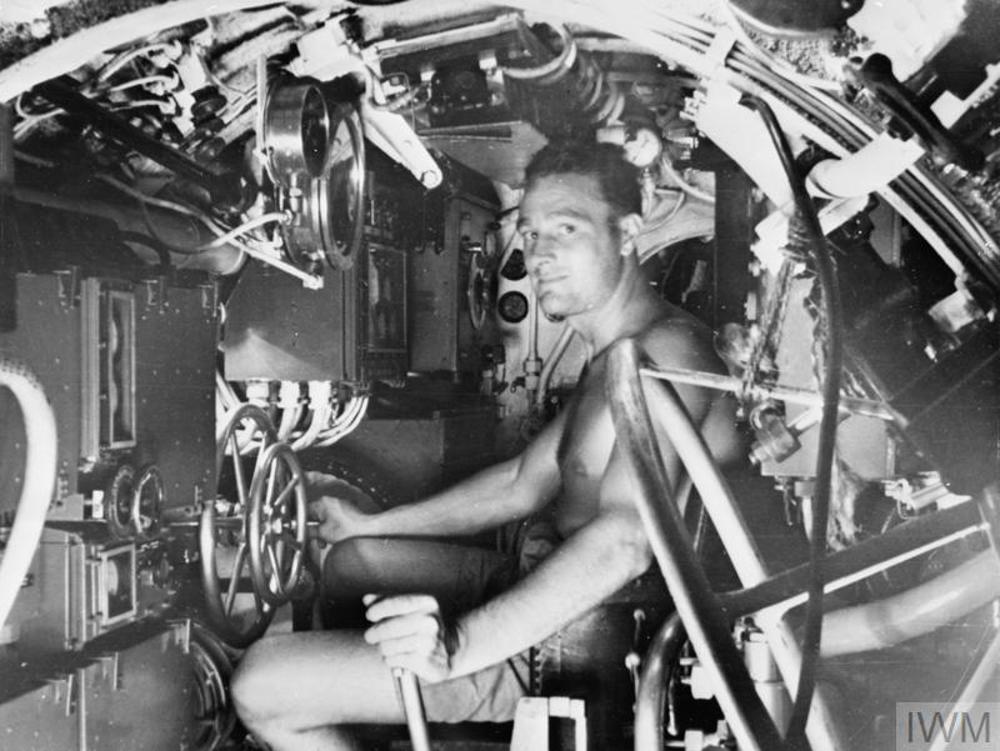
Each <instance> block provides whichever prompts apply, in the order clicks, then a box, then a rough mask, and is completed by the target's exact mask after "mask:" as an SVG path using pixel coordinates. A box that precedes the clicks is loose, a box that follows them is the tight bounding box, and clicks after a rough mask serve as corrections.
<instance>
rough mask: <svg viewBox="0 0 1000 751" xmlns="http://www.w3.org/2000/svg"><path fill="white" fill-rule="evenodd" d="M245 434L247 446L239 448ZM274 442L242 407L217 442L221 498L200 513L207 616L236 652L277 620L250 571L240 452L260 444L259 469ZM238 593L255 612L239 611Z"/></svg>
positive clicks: (264, 422) (253, 411)
mask: <svg viewBox="0 0 1000 751" xmlns="http://www.w3.org/2000/svg"><path fill="white" fill-rule="evenodd" d="M241 433H242V435H243V437H244V438H249V440H244V441H242V442H241V440H240V435H241ZM276 440H277V432H276V431H275V429H274V425H273V424H272V422H271V419H270V418H269V417H268V416H267V413H266V412H264V410H262V409H261V408H260V407H256V406H254V405H251V404H244V405H242V406H240V407H238V408H237V409H236V411H235V412H233V414H232V416H231V417H230V418H229V420H228V422H227V423H226V425H225V427H224V428H223V429H222V431H221V432H220V433H219V435H218V438H217V441H216V454H215V459H216V462H215V466H216V477H217V478H218V481H219V492H218V493H217V497H216V498H215V499H213V500H209V501H207V502H206V503H205V506H204V508H203V509H202V512H201V519H200V523H199V535H198V542H199V548H200V552H201V575H202V585H203V586H204V591H205V605H206V610H207V614H208V617H209V620H210V621H211V623H212V626H213V627H214V628H215V629H216V630H217V632H218V634H219V636H220V637H221V638H222V639H223V640H224V641H225V642H226V643H228V644H230V645H231V646H234V647H240V648H242V647H246V646H247V645H249V644H250V643H251V642H253V641H254V640H255V639H257V638H259V637H260V635H261V634H263V633H264V630H265V629H266V628H267V626H268V624H269V623H270V622H271V618H273V617H274V607H273V606H272V605H271V604H270V603H269V602H267V601H266V600H264V599H263V598H262V597H261V596H260V594H259V592H258V591H257V588H256V587H254V586H253V576H252V573H251V571H250V558H249V555H248V545H247V539H248V538H247V530H246V527H247V523H246V512H247V509H248V508H249V498H250V492H249V491H250V489H249V484H248V483H247V474H246V466H245V464H244V458H243V456H242V452H241V449H245V447H246V446H247V445H249V444H250V443H251V441H259V443H260V449H259V451H258V453H257V457H256V459H255V460H254V462H255V465H256V464H257V463H259V462H260V460H261V455H262V454H263V453H265V451H266V449H267V446H268V445H269V444H273V443H274V442H275V441H276ZM241 443H242V446H241ZM227 458H228V459H229V460H230V461H231V467H232V478H231V480H232V482H230V481H229V480H230V478H229V477H228V475H224V469H226V466H225V463H226V460H227ZM253 474H256V471H255V472H254V473H253ZM251 539H252V538H251ZM220 551H221V552H223V553H225V554H226V558H227V559H228V563H231V566H227V569H228V570H229V571H228V577H227V578H223V577H221V576H220V572H219V565H218V564H219V558H220V556H219V555H218V553H219V552H220ZM223 587H225V591H223ZM240 593H252V594H253V603H254V607H253V608H252V609H250V608H249V607H247V606H246V605H243V604H242V603H241V607H240V608H237V595H238V594H240Z"/></svg>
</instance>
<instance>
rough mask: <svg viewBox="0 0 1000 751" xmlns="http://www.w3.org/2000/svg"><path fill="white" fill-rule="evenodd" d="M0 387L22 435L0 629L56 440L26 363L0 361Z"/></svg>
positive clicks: (43, 496) (42, 499)
mask: <svg viewBox="0 0 1000 751" xmlns="http://www.w3.org/2000/svg"><path fill="white" fill-rule="evenodd" d="M0 386H6V387H7V388H8V389H10V391H11V393H12V394H13V395H14V398H15V399H17V403H18V405H19V406H20V408H21V414H22V416H23V418H24V420H23V422H24V432H25V438H26V439H27V440H26V443H27V449H26V457H25V467H24V474H23V477H24V484H23V485H22V486H21V497H20V498H19V499H18V502H17V516H15V517H14V525H13V527H12V528H11V531H10V538H9V539H8V540H7V545H6V547H5V548H4V552H3V556H2V557H0V627H3V624H4V623H6V621H7V616H8V615H10V611H11V608H12V607H13V606H14V599H15V598H16V597H17V593H18V591H19V590H20V589H21V584H22V583H23V582H24V575H25V574H26V573H27V572H28V567H29V566H30V565H31V561H32V558H34V555H35V548H36V547H37V546H38V540H39V539H40V538H41V536H42V528H43V527H44V525H45V517H46V515H47V514H48V511H49V502H50V501H51V500H52V491H53V489H54V488H55V484H56V458H57V454H58V441H57V434H56V418H55V414H54V413H53V411H52V406H51V405H50V404H49V401H48V399H46V398H45V391H44V390H43V389H42V385H41V383H40V382H39V381H38V379H37V378H36V377H35V376H34V374H33V373H32V372H31V371H30V370H28V368H27V367H26V366H24V365H22V364H20V363H18V362H15V361H13V360H6V359H0Z"/></svg>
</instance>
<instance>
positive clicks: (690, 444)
mask: <svg viewBox="0 0 1000 751" xmlns="http://www.w3.org/2000/svg"><path fill="white" fill-rule="evenodd" d="M613 352H614V350H612V353H613ZM643 372H646V371H643ZM650 374H651V375H655V373H650ZM651 394H655V395H656V396H657V401H656V403H655V405H654V409H656V410H657V412H658V414H660V415H661V418H662V419H661V420H660V422H659V424H660V425H662V426H663V429H664V430H665V431H666V433H667V438H668V439H669V440H670V443H671V445H672V446H673V447H674V450H675V451H676V452H677V455H678V456H679V457H680V460H681V462H682V463H683V465H684V469H685V470H686V471H687V473H688V475H689V476H690V477H691V480H692V482H693V484H694V487H696V488H697V489H698V494H699V495H700V496H701V499H702V503H704V505H705V510H706V511H707V512H708V515H709V517H710V518H711V520H712V523H713V524H714V525H715V528H716V529H717V530H718V532H719V538H720V539H721V540H722V543H723V545H724V546H725V548H726V552H727V553H728V554H729V557H730V558H731V559H732V561H733V567H734V568H735V569H736V572H737V574H738V575H739V577H740V581H741V583H742V584H743V586H745V587H751V586H753V585H755V584H760V583H761V582H763V581H764V580H765V579H767V571H766V569H765V568H764V564H763V558H762V557H761V555H760V552H759V551H758V550H757V546H756V544H755V543H754V540H753V536H752V535H751V534H750V531H749V527H748V526H747V523H746V521H745V520H744V518H743V516H742V514H741V513H740V509H739V505H738V504H737V503H736V499H735V498H734V497H733V494H732V492H731V491H730V489H729V486H728V484H727V483H726V481H725V478H724V477H723V476H722V472H721V470H720V469H719V467H718V465H717V464H716V463H715V460H714V459H713V458H712V453H711V451H710V450H709V448H708V446H707V445H706V443H705V439H704V438H703V437H702V435H701V433H700V432H699V431H698V428H697V427H696V426H695V425H694V423H693V422H692V420H691V416H690V415H689V414H688V412H687V410H686V409H685V408H684V404H683V403H682V402H681V400H680V397H678V396H677V392H676V391H675V390H674V388H673V386H671V385H670V384H669V383H668V382H666V381H664V382H663V388H662V389H657V390H656V391H655V392H651ZM617 398H618V394H617V393H616V394H615V395H614V397H613V398H611V399H610V402H611V405H612V410H614V409H615V407H616V402H615V399H617ZM644 419H645V418H644ZM616 430H617V423H616ZM650 450H652V451H655V450H656V449H655V445H654V446H653V448H651V449H650ZM668 586H670V588H671V592H673V586H672V584H670V583H668ZM713 596H714V595H713ZM757 622H758V625H759V626H760V627H761V628H762V629H763V631H764V634H765V636H766V637H767V643H768V645H769V646H770V647H771V652H772V654H773V655H774V660H775V662H776V663H777V664H778V669H779V670H780V671H781V677H782V679H783V680H784V681H785V685H786V686H788V689H789V691H790V692H794V690H795V688H796V686H797V685H798V678H799V667H800V665H801V662H802V653H801V651H800V649H799V645H798V642H797V640H796V638H795V634H794V632H793V631H792V629H791V627H790V626H789V625H788V623H787V622H785V621H784V620H783V619H782V617H781V614H780V613H768V612H764V613H761V614H760V615H759V616H758V619H757ZM687 623H688V621H687V618H685V624H687ZM688 628H689V630H690V626H689V627H688ZM691 641H692V643H694V644H695V651H696V652H698V646H697V644H696V643H695V642H694V639H692V640H691ZM699 654H702V652H699ZM755 696H756V694H755ZM723 711H725V709H724V710H723ZM807 730H808V732H809V742H810V743H811V744H812V748H813V750H814V751H835V750H836V749H840V748H846V747H847V745H848V742H847V741H846V739H844V738H841V737H840V736H841V732H840V731H839V729H838V728H837V725H836V724H835V723H834V720H833V715H832V714H831V713H830V710H829V705H828V702H827V701H826V698H825V691H824V690H823V688H822V687H821V686H820V687H817V688H816V697H815V700H814V701H813V702H812V712H811V713H810V715H809V722H808V725H807Z"/></svg>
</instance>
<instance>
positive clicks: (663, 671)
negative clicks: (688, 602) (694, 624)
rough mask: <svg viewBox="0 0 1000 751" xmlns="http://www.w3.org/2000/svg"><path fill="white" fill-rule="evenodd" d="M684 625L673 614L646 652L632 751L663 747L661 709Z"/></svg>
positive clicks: (656, 750)
mask: <svg viewBox="0 0 1000 751" xmlns="http://www.w3.org/2000/svg"><path fill="white" fill-rule="evenodd" d="M684 635H685V632H684V624H683V623H681V618H680V616H679V615H678V614H677V613H673V614H672V615H671V616H670V617H669V618H667V620H666V622H665V623H664V624H663V625H662V626H661V627H660V630H659V631H657V632H656V636H654V637H653V641H652V642H651V643H650V645H649V648H648V649H647V650H646V657H645V659H644V660H643V661H642V671H641V672H640V673H639V691H638V693H637V694H636V697H635V751H651V750H655V751H658V750H659V749H662V748H663V747H664V746H663V741H664V738H663V707H664V704H665V702H666V694H667V680H668V678H669V676H670V666H671V665H673V664H674V662H675V661H676V659H677V653H678V652H679V651H680V649H681V645H682V644H683V643H684Z"/></svg>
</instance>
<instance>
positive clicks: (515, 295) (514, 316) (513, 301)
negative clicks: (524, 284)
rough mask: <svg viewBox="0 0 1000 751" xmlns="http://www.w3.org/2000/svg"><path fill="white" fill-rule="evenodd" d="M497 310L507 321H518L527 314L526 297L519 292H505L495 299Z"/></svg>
mask: <svg viewBox="0 0 1000 751" xmlns="http://www.w3.org/2000/svg"><path fill="white" fill-rule="evenodd" d="M497 312H498V313H499V314H500V317H501V318H502V319H503V320H505V321H506V322H507V323H520V322H521V321H523V320H524V319H525V317H526V316H527V315H528V298H527V297H525V296H524V295H523V294H521V293H520V292H506V293H504V294H503V295H501V296H500V299H499V300H498V301H497Z"/></svg>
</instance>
